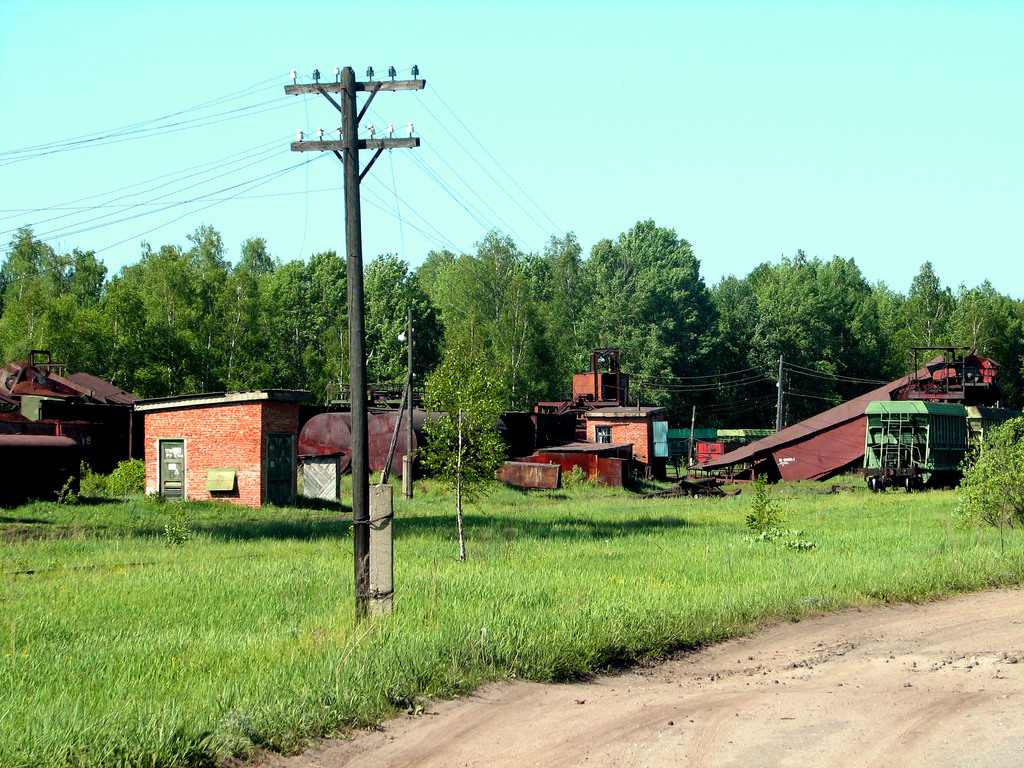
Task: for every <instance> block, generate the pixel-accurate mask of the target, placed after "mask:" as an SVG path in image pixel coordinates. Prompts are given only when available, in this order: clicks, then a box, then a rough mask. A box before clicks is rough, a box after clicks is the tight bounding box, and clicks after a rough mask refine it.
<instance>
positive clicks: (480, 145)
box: [430, 86, 562, 233]
mask: <svg viewBox="0 0 1024 768" xmlns="http://www.w3.org/2000/svg"><path fill="white" fill-rule="evenodd" d="M430 90H431V92H432V93H433V94H434V95H435V96H437V100H438V101H440V102H441V103H442V104H443V105H444V107H445V109H447V110H448V111H449V112H450V113H451V115H452V117H454V118H455V119H456V120H457V121H458V122H459V125H461V126H462V127H463V128H464V129H465V131H466V133H468V134H469V135H470V137H472V139H473V141H475V142H476V143H477V145H478V146H479V147H480V149H482V150H483V151H484V153H485V154H486V155H487V156H488V157H489V158H490V159H491V161H492V162H493V163H494V164H495V165H496V166H498V168H499V169H500V170H501V172H502V173H504V174H505V176H506V177H507V178H508V180H509V181H511V182H512V183H513V184H515V186H516V189H518V190H519V191H520V192H522V193H523V195H524V196H525V197H526V199H527V200H529V201H530V202H531V203H532V204H533V207H534V208H536V209H537V211H538V212H539V213H540V214H541V215H542V216H543V217H544V218H545V219H547V220H548V221H549V222H550V223H551V226H553V227H554V228H555V229H556V230H558V232H559V233H562V228H561V227H559V226H558V225H557V224H556V223H555V222H554V220H553V219H552V218H551V217H550V216H548V214H547V212H546V211H545V210H544V209H543V208H541V207H540V206H539V205H538V204H537V201H536V200H534V199H533V198H532V197H530V195H529V193H528V192H527V191H526V190H525V189H523V187H522V186H521V185H520V184H519V182H518V181H516V180H515V179H514V178H513V177H512V174H510V173H509V172H508V171H507V170H506V169H505V167H504V166H503V165H502V164H501V163H500V162H498V159H497V158H496V157H495V156H494V155H492V154H491V153H490V151H488V149H487V147H485V146H484V145H483V142H481V141H480V139H478V138H477V137H476V134H475V133H473V131H471V130H470V129H469V126H468V125H466V123H465V122H463V120H462V118H461V117H459V116H458V115H457V114H455V110H454V109H452V108H451V106H449V104H448V102H447V101H445V100H444V98H443V97H442V96H441V93H440V91H438V89H437V87H436V86H434V87H432V88H431V89H430ZM535 223H536V222H535ZM538 226H540V225H539V224H538ZM541 229H542V230H543V227H542V228H541Z"/></svg>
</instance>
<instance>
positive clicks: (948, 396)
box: [896, 347, 1003, 406]
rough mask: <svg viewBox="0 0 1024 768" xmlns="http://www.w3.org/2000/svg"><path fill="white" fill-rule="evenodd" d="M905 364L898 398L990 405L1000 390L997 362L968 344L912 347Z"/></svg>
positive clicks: (996, 400)
mask: <svg viewBox="0 0 1024 768" xmlns="http://www.w3.org/2000/svg"><path fill="white" fill-rule="evenodd" d="M936 352H940V353H941V354H940V355H938V356H937V357H936V356H935V353H936ZM907 366H908V370H907V384H906V386H905V387H904V388H903V389H902V390H901V391H900V392H899V394H898V396H897V397H896V399H897V400H922V401H925V402H931V403H956V404H960V405H982V406H992V405H995V404H996V403H997V402H999V399H1000V398H1001V397H1002V394H1003V392H1002V389H1001V388H1000V386H999V363H997V362H996V361H995V360H992V359H991V358H988V357H982V356H981V355H978V354H976V353H975V350H973V349H971V348H970V347H911V348H910V351H909V355H908V360H907Z"/></svg>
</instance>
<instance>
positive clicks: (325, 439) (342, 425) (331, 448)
mask: <svg viewBox="0 0 1024 768" xmlns="http://www.w3.org/2000/svg"><path fill="white" fill-rule="evenodd" d="M399 419H401V423H400V424H399V429H398V441H397V443H396V444H395V453H394V458H393V459H392V461H391V470H390V474H391V475H393V476H395V477H401V476H402V459H403V457H404V456H405V450H406V444H407V440H408V437H407V436H408V432H407V429H406V424H407V417H406V412H405V411H397V410H392V409H376V408H371V409H370V411H369V412H368V413H367V419H366V431H367V438H368V452H369V469H370V471H371V472H381V471H383V470H384V464H385V462H387V459H388V448H389V447H390V446H391V436H392V434H393V433H394V430H395V422H396V421H398V420H399ZM428 419H431V414H428V413H427V412H426V411H422V410H420V409H413V412H412V427H413V429H412V449H413V453H414V455H415V452H416V450H417V448H420V447H422V446H423V445H424V444H425V437H424V433H423V425H424V424H425V423H426V421H427V420H428ZM334 454H337V455H339V456H340V466H339V469H340V471H342V472H344V471H345V470H346V469H348V467H349V464H350V463H351V461H352V414H351V413H349V412H348V411H336V412H330V413H321V414H319V415H317V416H314V417H313V418H311V419H310V420H309V421H307V422H306V424H305V426H304V427H303V428H302V431H301V432H299V455H300V456H330V455H334Z"/></svg>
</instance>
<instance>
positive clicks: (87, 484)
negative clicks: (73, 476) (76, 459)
mask: <svg viewBox="0 0 1024 768" xmlns="http://www.w3.org/2000/svg"><path fill="white" fill-rule="evenodd" d="M78 493H79V495H80V496H91V497H94V498H98V497H102V496H106V495H107V476H106V475H100V474H97V473H96V472H93V471H92V467H90V466H89V465H88V464H86V463H85V462H84V461H83V462H82V470H81V481H80V482H79V489H78Z"/></svg>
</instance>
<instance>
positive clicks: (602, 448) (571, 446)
mask: <svg viewBox="0 0 1024 768" xmlns="http://www.w3.org/2000/svg"><path fill="white" fill-rule="evenodd" d="M622 448H629V449H631V450H632V448H633V444H632V443H590V442H586V441H582V440H581V441H579V442H575V443H566V444H565V445H548V446H545V447H543V448H538V449H537V453H596V454H601V453H611V452H613V451H618V450H621V449H622Z"/></svg>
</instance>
